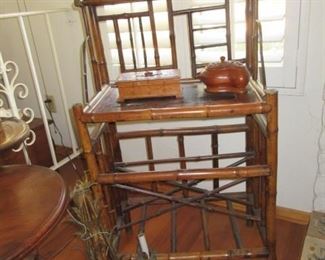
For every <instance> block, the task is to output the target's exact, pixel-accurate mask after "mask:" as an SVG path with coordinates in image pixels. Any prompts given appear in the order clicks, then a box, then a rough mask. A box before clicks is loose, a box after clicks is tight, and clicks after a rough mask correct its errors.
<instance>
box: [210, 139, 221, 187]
mask: <svg viewBox="0 0 325 260" xmlns="http://www.w3.org/2000/svg"><path fill="white" fill-rule="evenodd" d="M218 146H219V140H218V134H217V133H216V134H212V135H211V149H212V155H217V154H218V153H219V151H218ZM212 167H213V168H218V167H219V160H218V159H217V158H215V159H213V161H212ZM218 187H219V180H218V179H215V180H213V188H214V189H215V188H218Z"/></svg>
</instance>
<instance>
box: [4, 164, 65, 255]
mask: <svg viewBox="0 0 325 260" xmlns="http://www.w3.org/2000/svg"><path fill="white" fill-rule="evenodd" d="M67 204H68V193H67V189H66V186H65V183H64V181H63V179H62V178H61V176H60V175H59V174H57V173H56V172H54V171H52V170H50V169H48V168H44V167H41V166H27V165H12V166H1V167H0V220H1V221H0V259H21V258H23V257H24V256H26V255H28V254H29V253H31V252H32V251H33V250H34V249H35V248H37V246H38V245H39V243H40V242H41V241H42V240H43V239H44V238H45V237H46V235H47V234H48V233H49V232H50V231H51V230H52V229H53V228H54V227H55V226H56V224H57V223H58V222H59V221H60V220H61V218H62V217H63V216H64V214H65V210H66V208H67Z"/></svg>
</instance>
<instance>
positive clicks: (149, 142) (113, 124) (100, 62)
mask: <svg viewBox="0 0 325 260" xmlns="http://www.w3.org/2000/svg"><path fill="white" fill-rule="evenodd" d="M166 1H167V3H168V7H169V8H172V7H171V1H170V0H166ZM121 2H125V3H129V2H135V1H112V0H84V1H80V2H79V5H80V6H81V9H82V12H83V15H84V21H85V28H86V32H87V34H88V36H89V49H90V55H91V57H92V68H93V75H94V80H95V84H96V88H97V91H98V92H97V94H96V95H95V97H94V98H93V99H92V100H91V101H90V102H89V104H88V105H86V106H83V105H81V104H76V105H75V106H74V107H73V110H74V115H75V119H76V126H77V129H78V131H79V136H80V141H81V145H82V148H83V153H84V156H85V159H86V162H87V166H88V172H89V177H90V179H91V180H93V181H96V182H97V183H99V184H100V185H99V186H95V187H94V188H93V191H94V194H95V196H96V197H97V198H98V199H99V200H100V201H102V203H103V204H104V206H105V209H107V210H105V211H104V213H105V217H104V221H105V223H106V225H107V226H108V227H109V228H110V229H111V230H115V231H116V232H117V234H120V233H122V232H125V230H127V231H128V232H139V233H143V232H144V233H146V225H147V223H149V222H150V221H151V220H153V219H154V218H156V217H159V216H161V215H163V214H167V213H168V214H170V223H171V224H170V226H171V229H170V235H171V238H170V248H169V249H168V252H161V253H160V252H159V253H157V254H155V257H156V258H157V259H218V258H220V259H225V258H229V259H230V258H231V259H233V258H238V259H241V258H244V257H245V258H255V257H266V258H267V259H276V253H275V248H276V241H275V211H276V175H277V132H278V126H277V120H278V118H277V117H278V114H277V113H278V112H277V107H278V104H277V92H276V91H273V90H266V89H265V88H264V87H263V86H262V85H261V84H260V83H259V82H258V81H257V72H258V69H257V64H258V62H257V26H256V23H255V20H256V18H257V2H258V1H255V0H246V5H247V7H246V26H247V36H246V55H247V57H246V60H245V62H246V66H247V68H248V69H249V71H250V73H251V76H252V78H251V79H250V82H249V85H248V91H247V93H246V94H236V95H235V94H234V95H232V94H217V95H216V94H210V93H207V92H206V91H204V86H202V84H198V83H197V81H195V80H193V81H191V82H186V83H182V84H181V89H182V98H177V99H176V98H166V97H164V98H152V99H150V98H149V99H139V100H132V101H126V102H122V103H121V102H118V90H117V89H116V88H115V87H112V86H110V85H109V77H108V73H107V67H106V62H105V55H104V50H103V44H102V41H101V35H100V32H99V25H98V24H99V22H101V21H102V20H105V19H104V18H99V16H98V15H97V13H96V8H97V7H98V6H102V5H105V4H116V3H121ZM137 2H139V1H137ZM151 2H152V1H150V0H149V1H148V3H149V4H148V5H149V6H150V3H151ZM151 4H152V3H151ZM228 5H229V3H228V1H227V0H226V1H225V6H224V7H227V8H228ZM169 11H170V10H169ZM171 12H172V11H171ZM184 12H185V11H184ZM179 13H180V12H179V11H178V12H177V13H176V14H175V15H178V14H179ZM185 13H186V14H187V13H189V11H188V12H185ZM124 16H125V17H124V18H126V19H128V16H127V14H125V15H124ZM170 17H171V19H173V17H172V16H170ZM106 18H107V19H108V18H110V19H113V18H114V19H115V18H116V19H117V18H119V17H106ZM169 23H170V24H172V22H171V21H170V22H169ZM172 28H173V27H172ZM115 29H116V28H115ZM172 38H173V37H171V39H172ZM172 41H173V40H172ZM175 57H176V56H175ZM156 60H159V58H156ZM156 65H157V66H156V67H155V68H154V69H159V63H158V64H156ZM174 65H176V66H177V62H175V63H174V64H173V66H172V67H174V68H175V66H174ZM192 65H193V71H194V70H195V71H196V69H195V68H194V66H196V65H195V62H193V63H192ZM122 67H123V66H122ZM122 67H121V68H122ZM157 67H158V68H157ZM147 69H151V68H147ZM163 69H165V68H163ZM194 74H195V73H194ZM194 76H195V75H194ZM237 117H243V118H245V121H244V122H243V123H237V124H227V125H224V124H220V125H219V124H218V125H210V126H206V125H204V126H203V125H202V126H195V127H183V128H175V129H154V130H136V129H135V130H133V131H128V132H120V131H118V130H117V124H118V123H119V122H142V121H147V122H154V121H159V120H163V121H172V120H187V119H205V121H206V120H209V119H218V118H237ZM89 126H91V127H89ZM90 129H91V130H90ZM234 133H243V135H244V137H245V138H244V139H245V149H244V151H241V152H238V151H236V152H231V153H222V152H220V151H219V148H218V143H219V141H220V139H219V138H220V135H222V134H234ZM203 135H205V136H207V135H209V136H210V140H211V154H210V155H201V156H186V152H185V150H186V149H185V148H186V144H185V142H186V140H187V137H188V136H203ZM166 136H168V137H175V140H176V146H177V147H178V155H179V156H178V157H171V158H165V159H156V158H154V151H153V150H154V149H153V139H154V138H161V137H166ZM139 138H141V139H143V140H144V143H145V148H146V151H145V157H146V159H145V160H139V161H123V158H122V151H121V149H122V148H121V145H120V143H121V141H128V140H133V139H139ZM228 159H230V160H228ZM223 160H225V161H226V160H228V161H230V163H229V164H228V165H226V166H223V165H225V163H221V162H223ZM202 161H209V162H211V165H212V167H211V168H200V169H197V168H195V169H193V168H189V163H192V162H202ZM170 163H173V164H174V165H175V163H176V164H177V165H178V167H177V169H174V170H157V168H158V167H157V166H158V165H163V164H170ZM221 165H222V166H221ZM136 166H146V167H147V169H148V170H146V171H133V170H131V169H130V168H132V167H136ZM205 180H210V181H212V182H213V188H212V189H205V188H201V187H200V186H196V185H197V184H199V183H200V182H202V181H205ZM224 180H227V182H224ZM240 183H243V184H244V185H245V187H246V188H245V191H242V192H232V191H229V189H230V188H232V187H234V186H236V185H238V184H240ZM134 194H141V197H140V198H141V200H140V202H139V200H137V198H138V197H137V196H139V195H137V196H136V195H134ZM158 202H161V203H162V202H163V205H164V206H162V207H161V208H160V209H159V210H157V211H154V212H152V211H150V210H149V208H150V207H151V205H156V204H157V203H158ZM183 206H188V207H193V208H196V209H198V210H199V211H200V214H199V215H200V217H199V219H197V220H194V219H193V221H198V222H200V223H202V234H203V235H202V237H203V243H202V244H203V248H202V250H200V251H195V252H188V251H186V252H179V251H178V247H179V246H178V241H179V240H180V238H179V236H180V234H178V232H177V226H178V222H179V219H177V211H178V210H179V209H180V208H181V207H183ZM133 211H137V212H138V213H136V214H134V213H133ZM139 212H140V213H139ZM209 214H222V215H227V216H229V223H230V228H229V233H230V234H233V238H234V246H233V247H229V248H223V249H219V248H215V246H214V245H213V244H212V241H213V238H212V237H211V235H210V234H209V221H211V220H213V218H212V217H210V215H209ZM208 215H209V216H208ZM238 220H240V221H243V220H244V221H245V223H246V225H247V226H249V227H250V228H254V227H255V228H256V229H257V230H258V234H259V236H260V241H261V245H260V246H257V247H250V246H248V247H247V246H246V243H245V242H244V241H245V240H244V239H245V238H243V237H242V236H241V234H240V233H241V232H240V228H238ZM130 230H131V231H130ZM157 235H158V234H157ZM186 235H190V234H183V236H186ZM149 247H150V244H149ZM108 254H109V253H108ZM136 254H137V252H128V253H125V254H123V253H121V256H122V258H121V259H139V258H137V256H136ZM108 258H110V259H114V257H113V256H111V255H108ZM144 259H145V258H144Z"/></svg>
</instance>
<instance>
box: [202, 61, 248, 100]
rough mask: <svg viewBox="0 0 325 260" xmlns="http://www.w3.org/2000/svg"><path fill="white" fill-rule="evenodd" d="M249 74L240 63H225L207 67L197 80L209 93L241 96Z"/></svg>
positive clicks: (212, 64)
mask: <svg viewBox="0 0 325 260" xmlns="http://www.w3.org/2000/svg"><path fill="white" fill-rule="evenodd" d="M249 77H250V75H249V72H248V70H247V68H246V66H245V65H244V64H242V63H240V62H233V61H225V57H223V56H222V57H221V58H220V62H216V63H211V64H209V65H207V66H206V67H205V68H204V70H203V71H202V72H201V73H200V74H199V75H198V78H199V79H200V80H202V82H203V83H204V84H205V85H206V86H207V88H206V91H207V92H209V93H219V92H230V93H239V94H243V93H245V92H246V87H247V84H248V81H249Z"/></svg>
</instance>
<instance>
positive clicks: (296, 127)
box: [0, 0, 325, 211]
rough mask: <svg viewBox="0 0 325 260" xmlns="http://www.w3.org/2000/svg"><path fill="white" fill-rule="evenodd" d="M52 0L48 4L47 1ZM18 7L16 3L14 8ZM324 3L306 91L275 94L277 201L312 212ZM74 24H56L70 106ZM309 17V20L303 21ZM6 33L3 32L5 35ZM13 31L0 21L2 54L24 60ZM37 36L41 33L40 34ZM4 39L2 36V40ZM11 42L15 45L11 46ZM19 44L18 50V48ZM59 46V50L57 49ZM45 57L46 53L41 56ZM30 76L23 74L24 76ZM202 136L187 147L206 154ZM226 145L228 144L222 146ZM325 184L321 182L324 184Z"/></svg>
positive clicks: (318, 7) (76, 81)
mask: <svg viewBox="0 0 325 260" xmlns="http://www.w3.org/2000/svg"><path fill="white" fill-rule="evenodd" d="M9 2H10V3H11V5H10V7H11V8H14V7H13V6H12V2H15V1H10V0H7V1H6V0H5V1H4V0H0V11H1V12H5V11H6V10H7V9H8V8H4V7H6V6H7V7H8V4H9ZM26 2H27V3H28V6H29V8H30V10H31V9H34V10H35V9H43V8H44V7H58V6H60V7H62V6H70V5H71V4H72V0H62V1H36V0H28V1H26ZM49 2H51V6H49ZM16 8H17V7H16ZM324 17H325V3H324V1H323V0H313V1H311V15H310V19H311V20H310V24H309V27H310V30H309V35H306V37H308V58H307V70H306V81H305V87H304V94H303V95H300V96H288V95H280V97H279V99H280V100H279V110H280V114H279V127H280V132H279V170H278V200H277V203H278V205H280V206H283V207H288V208H294V209H299V210H305V211H310V210H311V209H312V198H313V182H314V178H315V174H316V172H317V150H318V145H317V141H318V136H319V132H320V126H321V106H322V89H323V85H324V78H325V65H324V63H325V62H324V60H325V46H324V45H325V41H324V35H325V31H324V24H325V20H324ZM72 20H73V21H72V23H70V22H69V18H67V20H63V21H61V22H62V23H59V24H58V27H56V30H55V31H56V37H57V42H58V45H59V46H60V58H61V59H62V61H64V64H63V66H64V69H63V71H64V77H65V82H67V84H66V87H67V91H68V93H69V94H68V97H69V105H72V104H73V103H75V102H77V101H80V100H81V94H80V72H79V66H80V65H79V63H78V62H79V58H78V52H79V50H76V49H75V48H76V47H75V46H79V45H80V43H81V40H82V34H81V29H80V24H79V20H77V18H76V17H74V18H73V19H72ZM302 22H308V21H302ZM63 27H66V28H70V27H71V31H70V33H69V31H68V33H65V34H61V33H60V32H61V31H63V29H66V28H63ZM3 35H5V37H3ZM16 37H18V38H19V36H17V34H14V33H13V32H10V31H8V30H6V28H3V26H1V22H0V39H1V41H0V50H1V51H2V52H4V54H5V55H8V56H10V55H12V56H13V59H14V60H17V61H18V60H20V61H21V62H22V64H23V63H24V62H23V59H22V56H23V55H24V54H23V51H22V50H21V49H19V48H21V47H19V45H17V40H16ZM38 37H41V36H38ZM3 39H5V40H3ZM14 46H15V48H14ZM17 47H19V48H18V49H16V48H17ZM61 51H62V52H61ZM45 57H46V55H45ZM21 69H22V72H23V73H24V72H26V74H27V73H28V67H27V66H26V65H21ZM28 80H30V79H28V78H27V76H26V81H28ZM198 123H200V124H201V123H203V124H207V123H208V122H207V121H200V122H197V121H185V122H172V123H155V125H154V127H156V128H157V127H158V128H159V127H162V126H167V127H174V126H181V125H182V126H183V125H188V126H190V125H195V124H198ZM138 126H139V127H141V128H148V127H153V126H152V125H149V124H147V123H142V124H139V125H138ZM132 127H133V126H127V125H122V126H120V128H123V129H130V128H132ZM240 139H241V137H240V136H238V137H236V138H233V139H232V142H231V147H232V148H234V149H236V147H238V149H241V148H242V143H241V141H240ZM202 142H203V140H197V141H196V142H194V143H192V149H191V152H193V153H194V152H202V153H206V152H207V151H206V150H207V149H206V148H204V145H202ZM169 144H170V143H169V141H165V142H163V143H161V146H159V148H158V149H157V153H160V155H161V156H163V155H171V153H173V152H175V151H173V150H169V147H170V145H169ZM138 146H139V144H137V143H135V144H134V145H133V146H127V148H128V155H127V157H128V158H129V159H130V158H133V157H136V156H138V155H139V148H138ZM224 149H227V147H224ZM324 188H325V187H324Z"/></svg>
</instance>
